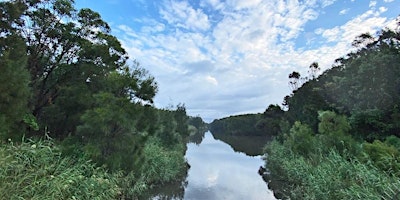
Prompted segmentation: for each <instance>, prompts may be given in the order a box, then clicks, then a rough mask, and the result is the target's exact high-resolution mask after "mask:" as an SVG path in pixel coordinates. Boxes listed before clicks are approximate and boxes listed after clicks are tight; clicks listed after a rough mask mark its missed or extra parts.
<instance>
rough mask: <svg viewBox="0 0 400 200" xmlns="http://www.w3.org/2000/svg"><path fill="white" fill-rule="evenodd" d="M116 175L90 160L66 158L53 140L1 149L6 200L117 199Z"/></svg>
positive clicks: (0, 187) (0, 190) (0, 188)
mask: <svg viewBox="0 0 400 200" xmlns="http://www.w3.org/2000/svg"><path fill="white" fill-rule="evenodd" d="M114 175H117V176H114ZM114 175H111V174H109V173H107V172H106V171H105V170H104V169H103V168H97V167H95V166H94V164H93V163H91V162H90V161H87V160H84V159H79V160H73V159H70V158H67V157H63V156H62V155H61V153H60V150H59V149H58V148H57V147H56V146H55V145H54V143H53V142H52V141H50V140H45V141H32V140H29V141H22V143H21V144H18V145H14V144H13V143H12V142H10V143H9V144H2V145H1V146H0V194H2V197H1V198H4V199H41V200H42V199H115V198H117V196H118V195H119V194H120V188H119V187H118V186H117V181H118V178H117V177H118V174H114Z"/></svg>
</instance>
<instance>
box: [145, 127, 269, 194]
mask: <svg viewBox="0 0 400 200" xmlns="http://www.w3.org/2000/svg"><path fill="white" fill-rule="evenodd" d="M187 147H188V148H187V151H186V159H187V161H188V163H189V164H190V166H191V168H190V169H189V171H188V176H187V177H186V180H185V181H184V184H183V185H182V184H178V185H176V186H173V185H168V186H164V187H163V190H164V191H162V192H161V193H163V194H160V193H158V195H157V194H155V195H152V197H151V198H152V199H186V200H192V199H193V200H197V199H200V200H201V199H207V200H213V199H218V200H219V199H228V200H236V199H238V200H239V199H240V200H242V199H246V200H247V199H249V200H251V199H255V200H269V199H275V197H274V195H273V192H272V191H270V190H269V189H268V186H267V184H266V183H265V182H264V181H263V179H262V178H261V176H259V175H258V173H257V170H258V168H259V167H260V166H263V165H264V161H263V160H262V159H261V156H248V155H246V154H245V153H242V152H235V151H234V150H233V148H232V147H231V146H230V145H228V144H226V143H224V142H222V141H220V140H216V139H214V137H213V135H212V134H211V133H210V132H206V133H205V135H204V136H203V138H202V140H200V141H198V142H196V143H188V144H187ZM174 188H175V189H174ZM177 188H181V190H182V191H180V190H179V189H177ZM165 190H169V191H173V190H175V191H176V193H175V194H168V195H166V191H165ZM155 192H156V193H157V191H155ZM158 192H160V191H158ZM178 193H180V194H178Z"/></svg>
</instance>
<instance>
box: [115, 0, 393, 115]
mask: <svg viewBox="0 0 400 200" xmlns="http://www.w3.org/2000/svg"><path fill="white" fill-rule="evenodd" d="M374 2H375V1H371V3H370V4H369V5H370V9H369V10H368V11H365V12H364V13H363V14H361V15H359V16H355V17H354V18H353V19H351V20H350V21H348V22H346V23H344V24H342V25H337V26H334V27H330V28H326V27H316V28H315V30H308V31H311V33H312V34H313V35H314V36H315V38H314V39H313V41H315V42H318V44H319V47H316V48H307V50H305V49H303V48H299V47H297V46H296V45H295V40H296V39H298V37H299V35H300V34H302V33H304V29H305V26H306V24H307V23H309V22H312V21H314V20H318V17H319V16H320V15H321V13H322V12H323V9H324V8H326V7H328V6H330V5H332V4H333V3H335V1H334V0H325V1H316V0H306V1H281V0H271V1H262V0H252V1H250V0H249V1H242V0H227V1H225V2H224V3H223V2H222V1H220V0H205V1H202V2H201V3H200V4H199V5H195V4H191V3H189V1H174V0H167V1H163V3H162V4H161V5H159V13H158V14H159V18H154V19H152V20H150V21H149V20H148V19H147V20H146V19H142V20H143V23H142V26H141V27H140V28H135V29H133V28H130V27H128V26H126V25H120V26H118V30H119V31H121V32H124V33H125V34H124V35H123V36H122V37H120V39H121V41H122V43H123V46H124V47H125V48H126V49H127V51H128V52H129V54H130V55H131V56H133V57H135V58H138V59H139V61H140V62H141V63H142V65H143V66H144V67H146V68H147V69H149V70H150V72H151V73H152V74H153V75H154V76H155V77H156V80H157V81H158V82H159V86H160V90H159V94H158V95H157V96H156V101H155V102H156V105H157V106H158V107H165V106H167V105H170V104H171V103H175V104H176V103H179V102H183V103H185V104H186V106H187V109H188V112H189V114H192V115H197V114H201V115H202V117H204V118H205V119H206V120H211V119H213V118H220V117H224V116H227V115H232V114H240V113H248V112H262V111H264V110H265V108H266V107H267V106H268V104H270V103H277V104H280V103H281V102H282V99H283V97H284V96H285V95H287V94H289V93H290V90H289V88H288V86H287V81H288V78H287V76H288V74H289V73H290V72H292V71H293V70H296V71H299V72H300V73H301V74H306V73H307V67H308V66H309V65H310V64H311V63H312V62H314V61H317V62H319V63H320V66H322V68H323V69H327V68H329V67H330V65H331V64H332V63H333V60H334V59H336V58H338V57H340V56H342V55H344V54H346V53H347V52H348V51H349V49H350V46H349V44H350V43H351V41H352V40H353V39H354V37H355V36H357V35H359V34H361V33H364V32H371V33H373V32H374V31H376V30H377V29H380V28H381V27H382V25H383V24H386V23H387V19H386V18H384V17H380V15H381V14H382V13H383V12H384V11H386V10H385V9H383V8H382V9H381V8H379V9H376V8H375V7H376V3H374ZM348 11H349V10H348V9H344V10H342V11H340V13H339V14H346V13H347V12H348ZM338 16H339V15H338ZM171 101H173V102H171Z"/></svg>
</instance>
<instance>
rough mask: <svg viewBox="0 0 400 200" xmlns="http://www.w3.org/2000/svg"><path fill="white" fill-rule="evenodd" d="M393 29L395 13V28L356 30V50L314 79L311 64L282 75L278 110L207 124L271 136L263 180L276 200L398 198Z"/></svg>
mask: <svg viewBox="0 0 400 200" xmlns="http://www.w3.org/2000/svg"><path fill="white" fill-rule="evenodd" d="M399 27H400V18H399V19H397V29H395V30H391V29H388V28H386V29H383V30H381V31H380V32H378V33H377V34H376V35H371V34H368V33H366V34H362V35H360V36H359V37H357V38H356V39H355V40H354V41H353V43H352V45H353V47H354V48H355V49H357V50H355V51H353V52H351V53H349V54H347V55H346V56H344V57H342V58H338V59H336V61H335V63H334V64H333V66H332V68H330V69H328V70H327V71H325V72H323V73H322V74H321V75H319V76H318V70H319V69H320V68H319V66H318V63H312V64H311V65H310V67H309V74H308V75H307V76H305V77H302V76H301V75H300V73H298V72H296V71H294V72H293V73H291V74H289V86H290V87H291V88H292V89H293V93H292V94H290V95H288V96H286V97H285V98H284V101H283V103H282V108H281V107H280V106H279V105H270V106H269V107H268V108H267V109H266V111H265V112H264V113H263V114H254V115H241V116H235V117H229V118H226V119H221V120H215V121H214V122H213V123H212V124H211V129H216V130H222V129H224V130H225V131H233V130H232V129H231V127H233V126H234V128H236V127H243V128H246V127H250V128H248V129H247V128H246V129H247V130H248V132H249V134H253V133H257V134H259V132H260V131H262V133H263V134H265V135H271V136H274V138H275V139H274V140H273V141H272V142H269V143H268V145H267V146H266V147H265V153H266V155H265V160H266V168H267V169H268V171H267V172H266V173H265V175H264V178H265V179H266V180H267V181H268V182H269V186H270V187H272V189H273V190H274V193H275V195H276V196H278V197H279V198H283V199H399V198H400V189H399V188H400V138H399V137H400V123H399V122H400V32H399ZM255 116H258V117H257V118H260V119H259V120H255ZM256 129H257V130H256ZM239 130H240V129H239ZM241 132H246V131H245V130H242V131H241Z"/></svg>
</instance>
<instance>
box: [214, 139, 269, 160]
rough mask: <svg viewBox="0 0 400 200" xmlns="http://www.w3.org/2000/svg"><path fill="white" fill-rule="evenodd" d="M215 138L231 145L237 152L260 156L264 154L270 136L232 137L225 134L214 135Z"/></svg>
mask: <svg viewBox="0 0 400 200" xmlns="http://www.w3.org/2000/svg"><path fill="white" fill-rule="evenodd" d="M213 136H214V138H215V139H217V140H221V141H223V142H225V143H227V144H229V145H230V146H231V147H232V149H233V150H234V151H235V152H243V153H245V154H246V155H248V156H258V155H262V154H263V148H264V146H265V144H267V142H268V141H271V139H272V138H271V137H269V136H232V135H224V134H213Z"/></svg>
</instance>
